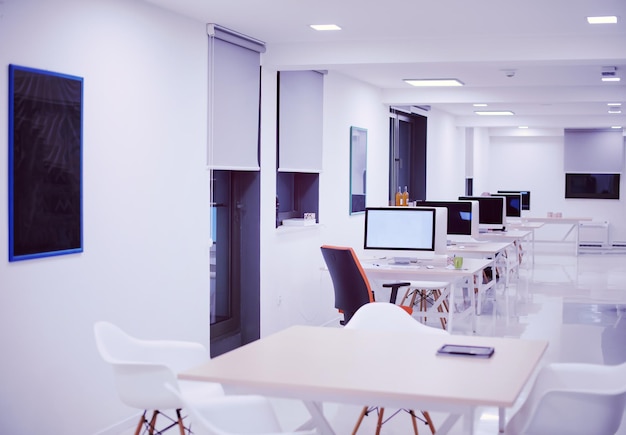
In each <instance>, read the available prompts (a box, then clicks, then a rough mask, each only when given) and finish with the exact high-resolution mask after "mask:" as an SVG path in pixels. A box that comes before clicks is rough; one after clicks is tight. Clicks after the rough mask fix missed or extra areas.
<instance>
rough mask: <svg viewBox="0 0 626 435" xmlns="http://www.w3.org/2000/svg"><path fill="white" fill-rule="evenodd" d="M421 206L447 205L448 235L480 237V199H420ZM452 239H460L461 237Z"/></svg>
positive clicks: (419, 204)
mask: <svg viewBox="0 0 626 435" xmlns="http://www.w3.org/2000/svg"><path fill="white" fill-rule="evenodd" d="M417 205H418V206H420V207H446V208H447V209H448V235H452V236H468V238H473V239H477V238H478V237H479V226H478V222H479V210H478V207H479V205H478V201H418V202H417ZM452 239H455V240H460V239H461V238H455V237H453V238H452Z"/></svg>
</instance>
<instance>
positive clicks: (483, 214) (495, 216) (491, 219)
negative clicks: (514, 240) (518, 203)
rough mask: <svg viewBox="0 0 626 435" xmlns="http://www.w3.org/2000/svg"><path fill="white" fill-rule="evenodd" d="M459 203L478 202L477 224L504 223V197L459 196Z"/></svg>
mask: <svg viewBox="0 0 626 435" xmlns="http://www.w3.org/2000/svg"><path fill="white" fill-rule="evenodd" d="M459 199H460V200H461V201H478V222H479V223H481V224H483V225H502V224H503V223H504V216H503V215H502V214H503V211H504V206H503V202H504V197H502V196H460V197H459Z"/></svg>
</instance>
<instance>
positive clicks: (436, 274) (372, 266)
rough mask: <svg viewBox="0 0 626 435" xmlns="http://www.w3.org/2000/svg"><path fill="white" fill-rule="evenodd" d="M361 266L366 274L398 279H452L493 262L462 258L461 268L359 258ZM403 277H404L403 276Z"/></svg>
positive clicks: (461, 276)
mask: <svg viewBox="0 0 626 435" xmlns="http://www.w3.org/2000/svg"><path fill="white" fill-rule="evenodd" d="M360 261H361V266H362V267H363V270H364V271H365V273H366V274H370V273H371V274H376V275H386V276H393V277H396V278H398V279H409V280H411V279H416V277H418V276H419V277H421V278H420V279H424V280H430V281H433V280H440V281H453V280H455V279H463V278H465V277H467V276H471V275H475V274H477V273H480V272H481V271H482V270H483V269H484V268H485V267H489V266H491V265H492V264H493V260H489V259H482V258H468V259H467V261H466V260H465V259H464V260H463V268H462V269H455V268H454V267H448V266H441V265H435V267H433V268H432V269H431V268H428V267H427V265H428V264H429V262H428V261H424V262H422V263H417V264H415V263H411V264H407V265H396V264H389V259H387V258H381V259H372V258H370V259H367V258H366V259H361V260H360ZM434 264H435V263H434ZM403 277H404V278H403Z"/></svg>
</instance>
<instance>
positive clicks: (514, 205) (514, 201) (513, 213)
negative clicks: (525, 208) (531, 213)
mask: <svg viewBox="0 0 626 435" xmlns="http://www.w3.org/2000/svg"><path fill="white" fill-rule="evenodd" d="M491 195H492V196H504V200H505V202H506V217H522V194H521V193H519V192H518V193H492V194H491Z"/></svg>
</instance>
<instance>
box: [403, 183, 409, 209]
mask: <svg viewBox="0 0 626 435" xmlns="http://www.w3.org/2000/svg"><path fill="white" fill-rule="evenodd" d="M402 205H404V206H408V205H409V189H408V188H407V187H406V186H404V192H403V193H402Z"/></svg>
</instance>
